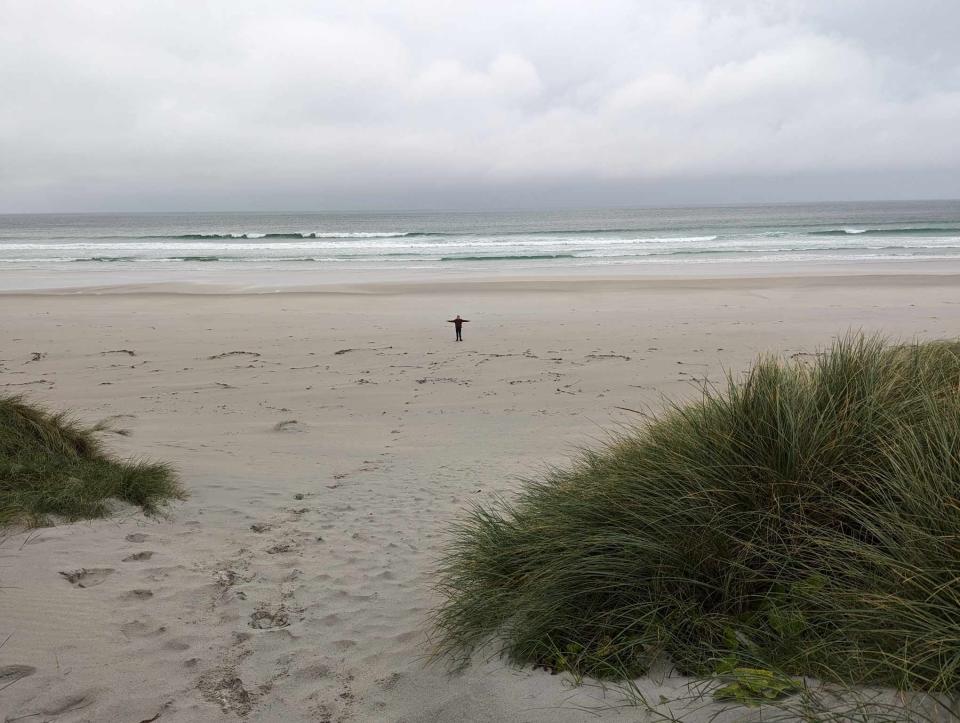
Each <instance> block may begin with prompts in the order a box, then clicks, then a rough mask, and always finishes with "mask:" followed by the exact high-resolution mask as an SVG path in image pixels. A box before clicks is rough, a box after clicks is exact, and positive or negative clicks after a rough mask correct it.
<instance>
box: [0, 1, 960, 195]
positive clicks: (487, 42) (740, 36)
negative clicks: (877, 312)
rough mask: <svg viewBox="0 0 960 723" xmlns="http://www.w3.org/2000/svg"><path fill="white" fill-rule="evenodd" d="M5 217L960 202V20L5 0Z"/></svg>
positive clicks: (811, 13) (946, 14)
mask: <svg viewBox="0 0 960 723" xmlns="http://www.w3.org/2000/svg"><path fill="white" fill-rule="evenodd" d="M0 17H2V20H0V97H2V98H3V100H2V103H0V210H2V211H7V212H17V211H58V210H109V209H116V210H129V209H141V210H151V209H156V210H163V209H185V210H205V209H236V210H242V209H303V210H314V209H330V208H444V207H460V208H483V207H509V206H527V205H549V206H557V205H633V204H637V205H641V204H650V203H654V204H656V203H698V202H736V201H748V200H751V201H752V200H756V201H766V200H770V201H776V200H788V199H796V200H804V199H829V198H850V199H857V198H871V197H873V198H911V197H956V196H960V142H958V140H957V133H958V129H960V45H958V44H957V43H956V42H955V38H954V37H952V36H953V35H955V31H956V28H957V27H960V5H958V4H957V3H955V2H949V1H947V2H935V1H932V0H930V1H924V0H918V1H916V2H913V3H909V4H908V3H903V2H899V1H896V2H886V1H885V0H849V1H848V2H844V3H836V2H828V1H823V2H821V1H820V0H806V1H802V0H797V1H796V2H792V1H790V0H783V1H781V2H767V1H765V0H753V1H751V0H701V1H696V0H669V1H666V0H664V1H659V0H649V1H647V2H636V1H629V2H628V1H622V2H621V1H617V0H595V1H593V2H582V1H579V2H566V1H564V0H551V1H547V0H542V1H536V0H531V1H526V2H524V1H521V2H506V1H504V2H498V1H496V0H486V2H469V1H467V0H463V1H458V2H456V3H448V2H441V1H439V0H438V1H436V2H428V1H426V0H419V1H416V0H413V1H410V2H402V1H401V2H380V1H376V2H374V1H373V0H352V1H351V2H293V1H291V2H271V3H263V2H247V1H245V0H222V1H220V2H217V1H215V0H214V1H211V2H205V3H195V2H190V1H187V0H183V1H180V2H177V1H174V0H168V1H167V2H162V1H157V0H153V1H149V0H144V1H142V2H140V1H137V0H126V1H125V2H102V1H100V0H89V1H87V2H81V1H79V0H52V1H47V0H22V1H21V0H0Z"/></svg>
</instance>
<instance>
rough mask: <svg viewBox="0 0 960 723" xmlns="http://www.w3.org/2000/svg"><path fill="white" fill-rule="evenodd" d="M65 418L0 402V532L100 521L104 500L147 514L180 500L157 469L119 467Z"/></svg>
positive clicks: (165, 470)
mask: <svg viewBox="0 0 960 723" xmlns="http://www.w3.org/2000/svg"><path fill="white" fill-rule="evenodd" d="M98 431H101V430H100V429H98V428H97V427H93V428H87V427H84V426H81V425H80V424H78V423H77V422H75V421H74V420H72V419H71V418H70V417H69V416H68V415H67V414H66V413H63V412H61V413H51V412H49V411H47V410H45V409H43V408H42V407H38V406H35V405H32V404H28V403H27V402H26V401H24V399H23V398H22V397H18V396H0V525H5V524H11V523H21V524H27V525H32V526H35V525H44V524H48V523H49V522H50V519H51V516H56V517H58V518H62V519H65V520H68V521H73V520H80V519H88V518H94V517H105V516H107V515H108V514H109V513H110V501H111V500H123V501H125V502H129V503H131V504H134V505H138V506H140V507H142V508H143V510H144V511H145V512H147V513H155V512H157V511H158V509H159V506H160V505H161V504H162V503H163V502H164V501H166V500H170V499H182V498H183V497H184V496H185V493H184V491H183V489H182V488H181V487H180V485H179V483H178V481H177V478H176V475H175V474H174V472H173V470H172V469H171V468H170V467H169V466H168V465H165V464H161V463H151V462H144V461H140V460H120V459H117V458H116V457H114V456H112V455H110V454H109V453H107V452H106V451H105V450H104V448H103V445H102V444H101V443H100V440H99V439H98V438H97V436H96V433H97V432H98Z"/></svg>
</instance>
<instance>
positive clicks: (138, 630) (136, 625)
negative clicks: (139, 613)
mask: <svg viewBox="0 0 960 723" xmlns="http://www.w3.org/2000/svg"><path fill="white" fill-rule="evenodd" d="M120 632H121V633H123V634H124V636H125V637H127V638H149V637H153V636H154V635H163V633H165V632H167V626H166V625H160V626H157V627H154V626H153V625H152V624H151V623H147V622H144V621H143V620H131V621H130V622H128V623H124V624H123V625H121V626H120Z"/></svg>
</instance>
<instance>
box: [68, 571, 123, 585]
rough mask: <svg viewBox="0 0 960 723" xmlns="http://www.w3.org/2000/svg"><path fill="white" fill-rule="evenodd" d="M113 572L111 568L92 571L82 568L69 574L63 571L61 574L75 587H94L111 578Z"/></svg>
mask: <svg viewBox="0 0 960 723" xmlns="http://www.w3.org/2000/svg"><path fill="white" fill-rule="evenodd" d="M113 572H114V571H113V569H111V568H109V567H95V568H91V569H90V570H88V569H86V568H84V567H82V568H80V569H79V570H71V571H69V572H63V571H61V572H60V574H61V575H63V577H64V578H65V579H66V580H67V582H69V583H70V584H71V585H73V586H74V587H94V586H95V585H99V584H100V583H101V582H103V581H104V580H106V579H107V578H108V577H110V576H111V575H112V574H113Z"/></svg>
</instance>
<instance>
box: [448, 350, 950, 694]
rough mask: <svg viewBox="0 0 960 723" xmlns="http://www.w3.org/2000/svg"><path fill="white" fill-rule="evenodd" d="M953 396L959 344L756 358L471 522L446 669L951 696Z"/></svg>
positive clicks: (451, 573) (456, 556)
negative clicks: (662, 675) (520, 667)
mask: <svg viewBox="0 0 960 723" xmlns="http://www.w3.org/2000/svg"><path fill="white" fill-rule="evenodd" d="M958 390H960V344H958V343H954V342H931V343H922V344H912V345H890V344H888V343H885V342H884V341H883V340H882V339H879V338H865V337H863V336H849V337H847V338H845V339H842V340H839V341H837V342H835V343H834V344H833V345H832V347H831V348H830V349H828V350H827V351H826V352H825V353H823V354H820V355H817V356H816V357H813V358H812V359H810V360H809V361H802V360H794V361H789V360H782V359H779V358H772V357H765V358H761V359H759V360H757V361H756V362H755V363H754V365H753V366H752V368H751V369H750V370H749V371H747V372H746V373H745V374H744V375H742V376H740V377H733V376H729V377H728V380H727V382H726V384H725V385H723V386H722V388H719V389H713V388H705V389H704V391H703V397H702V398H701V399H699V400H697V401H695V402H693V403H690V404H685V405H673V406H671V407H669V408H668V409H667V410H666V411H665V412H663V413H662V414H661V415H660V416H658V417H657V418H655V419H653V420H652V421H651V422H650V423H648V424H646V425H644V426H642V427H639V428H637V429H635V430H632V431H630V432H628V433H625V434H621V435H620V436H618V437H617V438H616V439H615V440H614V441H612V442H611V443H610V444H608V445H607V446H606V447H605V448H602V449H598V450H594V451H587V452H585V453H583V454H582V456H580V457H579V458H578V459H577V460H575V461H574V462H573V463H572V464H571V465H570V466H569V467H568V468H566V469H560V470H554V471H551V472H549V473H547V474H546V475H545V476H544V477H542V478H541V479H538V480H536V481H533V482H529V483H527V484H526V485H525V487H524V488H523V489H522V491H521V492H520V494H519V496H518V497H517V498H515V499H513V500H509V501H508V500H506V499H501V500H500V501H498V502H496V503H494V504H492V505H489V506H486V507H476V508H474V509H473V510H472V511H471V512H470V513H469V514H468V515H467V516H466V517H465V519H462V520H460V521H459V522H457V523H456V524H455V526H454V528H453V530H452V535H451V538H450V541H449V545H448V548H447V550H446V553H445V556H444V558H443V560H442V563H441V568H440V575H439V592H440V593H441V595H442V598H443V602H442V604H441V605H440V607H439V608H438V609H437V610H436V612H435V618H434V623H435V629H436V642H437V654H438V655H442V656H450V657H452V659H453V660H454V661H456V662H457V663H459V664H463V665H465V664H466V663H467V662H468V661H469V659H470V656H471V654H472V652H473V651H475V650H476V649H477V648H478V647H479V646H482V645H486V644H488V643H490V642H494V643H495V644H496V645H498V646H499V649H500V651H501V653H503V654H505V655H506V656H507V657H508V658H509V659H510V660H511V661H513V662H515V663H519V664H531V665H534V666H544V667H546V668H549V669H551V670H553V671H567V672H570V673H572V674H573V675H574V677H575V678H577V679H579V678H580V677H582V676H591V677H594V678H599V679H614V680H624V679H629V678H633V677H636V676H638V675H641V674H644V673H646V672H647V671H648V670H649V669H650V666H651V665H652V664H653V663H654V661H657V660H658V659H659V660H668V661H669V662H670V663H672V664H673V665H674V666H676V668H677V669H678V670H679V671H680V672H681V673H684V674H687V675H694V676H699V677H712V678H714V679H718V680H724V679H726V680H727V681H731V680H732V681H733V682H732V683H730V682H728V685H727V687H726V688H725V689H724V690H723V691H722V693H721V696H726V697H728V698H737V699H746V698H750V697H751V696H753V697H756V698H759V699H764V698H767V699H769V698H771V697H776V696H779V695H781V694H785V693H787V692H789V689H790V688H789V686H790V684H789V683H788V681H789V676H800V675H802V676H810V677H815V678H818V679H821V680H825V681H832V682H836V683H841V684H844V685H860V684H871V685H881V686H891V687H894V688H897V689H899V690H920V691H928V692H932V693H955V692H957V691H958V690H960V393H958ZM773 670H775V671H778V672H777V674H776V676H773V674H772V673H770V672H769V671H773ZM744 671H747V672H744ZM731 675H733V676H734V678H732V679H731V677H730V676H731Z"/></svg>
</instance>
